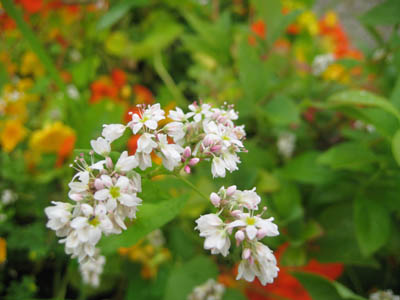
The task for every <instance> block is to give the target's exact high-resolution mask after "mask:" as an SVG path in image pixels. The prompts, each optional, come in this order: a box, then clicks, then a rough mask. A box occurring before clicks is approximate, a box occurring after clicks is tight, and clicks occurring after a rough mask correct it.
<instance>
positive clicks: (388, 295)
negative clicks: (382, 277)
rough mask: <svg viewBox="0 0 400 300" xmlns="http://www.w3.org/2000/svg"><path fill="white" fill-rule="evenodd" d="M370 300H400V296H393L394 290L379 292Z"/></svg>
mask: <svg viewBox="0 0 400 300" xmlns="http://www.w3.org/2000/svg"><path fill="white" fill-rule="evenodd" d="M369 299H370V300H400V296H397V295H395V294H393V291H392V290H386V291H377V292H375V293H372V294H371V295H370V296H369Z"/></svg>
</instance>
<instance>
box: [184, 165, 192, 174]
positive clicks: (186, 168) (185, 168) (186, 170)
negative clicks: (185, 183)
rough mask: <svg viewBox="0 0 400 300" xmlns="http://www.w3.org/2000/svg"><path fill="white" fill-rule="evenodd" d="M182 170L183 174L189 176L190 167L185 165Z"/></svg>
mask: <svg viewBox="0 0 400 300" xmlns="http://www.w3.org/2000/svg"><path fill="white" fill-rule="evenodd" d="M183 169H184V170H185V172H186V173H187V174H190V172H191V169H190V167H189V166H188V165H186V166H185V167H184V168H183Z"/></svg>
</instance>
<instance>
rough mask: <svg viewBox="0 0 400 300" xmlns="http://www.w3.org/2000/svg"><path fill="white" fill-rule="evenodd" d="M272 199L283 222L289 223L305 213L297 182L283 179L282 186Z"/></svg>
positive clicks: (275, 209)
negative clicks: (293, 182)
mask: <svg viewBox="0 0 400 300" xmlns="http://www.w3.org/2000/svg"><path fill="white" fill-rule="evenodd" d="M272 199H273V208H274V211H275V212H276V213H277V214H278V216H279V221H280V222H281V223H289V222H291V221H293V220H296V219H298V218H300V217H301V216H302V215H303V207H302V205H301V195H300V191H299V190H298V188H297V186H296V185H295V184H292V183H289V182H284V181H281V188H280V190H279V191H278V192H276V193H274V194H273V197H272Z"/></svg>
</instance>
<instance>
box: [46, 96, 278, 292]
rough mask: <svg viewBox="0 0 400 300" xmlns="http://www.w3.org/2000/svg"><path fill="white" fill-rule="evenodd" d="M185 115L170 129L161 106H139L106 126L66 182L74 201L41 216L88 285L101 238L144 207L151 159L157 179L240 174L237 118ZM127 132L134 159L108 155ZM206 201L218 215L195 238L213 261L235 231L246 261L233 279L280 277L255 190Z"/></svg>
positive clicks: (212, 112)
mask: <svg viewBox="0 0 400 300" xmlns="http://www.w3.org/2000/svg"><path fill="white" fill-rule="evenodd" d="M188 110H189V112H186V113H185V112H184V111H183V110H182V109H180V108H176V109H175V110H171V111H170V112H169V115H168V117H169V119H171V120H172V122H169V123H167V124H166V125H165V126H159V122H160V121H161V120H163V119H165V111H164V110H162V109H161V108H160V105H159V104H154V105H151V106H144V105H141V106H139V107H138V112H137V113H134V114H132V115H131V116H132V119H131V121H130V122H129V123H128V124H126V125H123V124H106V125H103V131H102V136H100V137H98V138H97V139H96V140H92V141H91V143H90V144H91V147H92V150H91V151H90V152H89V154H90V158H89V159H86V158H85V156H84V155H83V154H81V155H80V156H79V157H77V158H76V159H75V161H74V164H73V165H71V167H72V168H74V169H75V170H76V171H77V172H76V174H75V175H74V177H73V178H72V180H71V182H70V183H69V188H70V191H69V193H68V196H69V199H70V200H72V201H70V202H52V204H53V205H52V206H50V207H47V208H46V209H45V213H46V215H47V217H48V222H47V227H49V228H50V229H52V230H54V231H55V233H56V235H57V236H58V237H60V238H61V239H60V243H62V244H64V245H65V252H66V253H67V254H70V255H71V257H72V258H77V259H78V262H79V266H80V271H81V274H82V277H83V280H84V282H85V283H88V284H90V285H92V286H98V285H99V283H100V275H101V273H102V271H103V265H104V263H105V257H104V256H102V255H101V254H100V249H99V248H98V247H96V246H97V244H98V242H99V241H100V239H101V237H102V236H103V235H105V236H107V235H111V234H120V233H122V231H123V230H126V229H127V226H126V224H125V222H126V221H127V220H132V219H135V218H136V212H137V211H138V209H139V208H140V205H141V203H142V199H141V198H140V197H139V196H140V192H141V191H142V188H141V180H142V176H146V177H152V176H154V175H155V173H154V171H155V169H154V168H151V167H152V165H153V162H152V159H151V154H152V153H155V154H156V155H157V156H159V157H160V158H161V159H162V164H163V167H164V168H158V169H157V173H156V174H157V175H158V174H174V175H177V174H180V173H181V172H183V173H187V174H190V173H191V171H192V168H193V167H195V165H197V164H198V163H199V162H201V161H211V173H212V175H213V177H225V175H226V171H229V172H232V171H234V170H237V169H238V166H237V165H238V163H240V159H239V157H238V155H237V153H239V152H244V151H246V150H245V148H244V146H243V140H244V138H245V131H244V126H237V125H235V123H234V121H235V120H237V118H238V114H237V112H236V111H235V110H234V109H233V107H232V106H226V105H225V106H224V107H222V108H212V107H211V106H210V105H208V104H205V103H203V104H200V105H198V104H197V103H193V104H191V105H189V107H188ZM127 130H128V131H131V132H132V133H133V134H138V135H140V137H139V139H138V141H137V150H136V153H135V154H134V155H128V152H127V151H124V152H122V153H121V154H118V155H117V157H116V155H115V153H112V155H111V150H112V143H113V142H114V141H115V140H117V139H119V138H120V137H122V136H123V135H124V133H125V132H126V131H127ZM96 157H102V158H101V159H96ZM139 169H140V170H141V171H140V174H142V175H140V174H139ZM211 202H212V204H213V205H214V206H215V207H217V208H219V209H220V210H219V212H218V213H217V214H208V215H204V216H201V217H200V218H199V219H198V220H197V221H196V223H197V227H196V229H198V230H199V231H200V236H202V237H205V238H206V240H205V243H204V248H205V249H208V250H211V253H212V254H219V253H220V254H222V255H223V256H226V255H228V253H229V248H230V236H231V235H233V232H234V231H235V234H234V237H235V239H236V244H237V246H240V247H242V258H243V260H242V261H241V263H240V265H239V275H238V279H239V278H244V279H246V280H248V281H252V280H254V277H255V276H257V277H258V278H259V279H260V281H261V282H262V283H263V284H266V283H267V282H272V281H273V278H274V277H276V276H277V271H278V268H277V267H276V260H275V257H274V255H273V254H272V251H271V250H270V249H269V248H268V247H267V246H265V245H263V244H262V243H261V242H260V241H259V240H260V239H262V238H264V237H266V236H274V235H277V234H278V230H277V226H276V225H275V224H273V223H272V221H273V219H272V218H270V219H263V218H262V217H261V216H262V213H261V214H258V215H256V211H257V209H258V204H259V203H260V197H259V196H258V195H257V194H256V193H255V191H254V190H251V191H239V190H236V187H234V186H232V187H229V188H228V189H226V190H225V189H224V188H221V189H220V191H219V192H218V194H216V193H213V194H211ZM263 211H265V209H264V210H263ZM132 226H134V225H132Z"/></svg>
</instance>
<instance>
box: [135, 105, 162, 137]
mask: <svg viewBox="0 0 400 300" xmlns="http://www.w3.org/2000/svg"><path fill="white" fill-rule="evenodd" d="M164 114H165V112H164V111H163V110H162V109H161V108H160V104H159V103H157V104H154V105H152V106H149V107H147V108H146V109H140V110H139V114H132V121H130V122H129V123H128V127H130V128H131V129H132V132H133V133H134V134H137V133H138V132H139V131H140V130H141V129H142V128H143V127H146V128H148V129H150V130H155V129H157V126H158V121H160V120H162V119H165V117H164Z"/></svg>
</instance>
